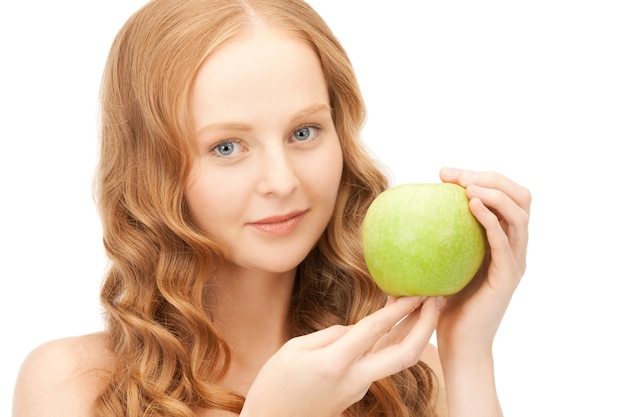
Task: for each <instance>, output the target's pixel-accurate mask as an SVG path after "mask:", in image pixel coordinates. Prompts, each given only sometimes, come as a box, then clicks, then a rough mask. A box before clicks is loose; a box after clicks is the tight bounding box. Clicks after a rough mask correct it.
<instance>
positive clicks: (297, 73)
mask: <svg viewBox="0 0 626 417" xmlns="http://www.w3.org/2000/svg"><path fill="white" fill-rule="evenodd" d="M312 102H316V103H319V104H329V98H328V91H327V85H326V80H325V78H324V73H323V71H322V67H321V64H320V61H319V59H318V56H317V54H316V53H315V51H314V50H313V48H312V47H311V46H310V45H309V44H308V43H307V42H306V41H304V40H302V39H301V38H299V37H298V36H297V35H295V34H293V33H291V32H287V31H282V30H276V29H272V28H267V27H261V28H255V29H254V30H253V31H251V32H248V33H245V34H244V35H241V36H239V37H236V38H234V39H232V40H229V41H228V42H226V43H224V44H223V45H221V46H220V47H218V48H217V49H216V50H215V51H213V52H212V53H211V54H210V55H209V56H208V57H207V58H206V60H205V61H204V62H203V64H202V65H201V67H200V69H199V70H198V73H197V75H196V77H195V80H194V83H193V86H192V91H191V106H192V113H194V109H196V110H197V109H198V108H202V109H203V110H202V111H203V114H204V117H206V115H207V114H208V113H210V114H211V115H212V118H213V117H218V118H219V117H220V114H227V115H228V114H233V112H236V113H245V112H246V109H256V110H255V111H258V109H259V108H266V107H268V106H275V107H278V108H289V107H291V108H294V107H303V106H307V105H310V104H311V103H312ZM296 110H297V109H296ZM196 113H197V112H196ZM197 116H199V115H198V114H194V117H197Z"/></svg>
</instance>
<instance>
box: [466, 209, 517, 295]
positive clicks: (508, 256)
mask: <svg viewBox="0 0 626 417" xmlns="http://www.w3.org/2000/svg"><path fill="white" fill-rule="evenodd" d="M470 210H471V211H472V214H474V216H475V217H476V219H477V220H478V221H479V222H480V223H481V224H482V225H483V227H484V228H485V233H486V234H487V240H488V241H489V250H490V258H491V268H494V270H495V271H517V274H515V278H516V279H515V282H514V283H517V282H518V280H519V278H521V276H522V274H523V273H524V270H525V268H526V243H525V242H526V241H527V239H528V237H527V232H525V231H519V232H518V233H519V234H521V235H522V237H516V236H515V234H516V232H510V233H511V235H513V237H512V236H509V235H507V233H506V232H505V231H504V229H503V228H502V225H501V223H500V219H499V218H498V217H497V216H496V215H495V214H494V213H493V212H492V211H491V210H489V208H488V207H487V206H485V204H484V203H483V202H482V201H481V200H480V199H478V198H472V199H471V200H470ZM516 239H518V240H523V241H524V243H523V244H522V243H521V242H519V241H518V242H515V243H511V241H515V240H516ZM500 275H501V274H496V276H500ZM509 275H510V274H505V275H503V276H509Z"/></svg>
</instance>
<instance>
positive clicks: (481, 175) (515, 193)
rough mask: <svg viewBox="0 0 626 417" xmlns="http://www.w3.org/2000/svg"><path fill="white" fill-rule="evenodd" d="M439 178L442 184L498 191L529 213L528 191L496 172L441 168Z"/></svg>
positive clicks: (529, 198)
mask: <svg viewBox="0 0 626 417" xmlns="http://www.w3.org/2000/svg"><path fill="white" fill-rule="evenodd" d="M439 176H440V178H441V180H442V181H444V182H454V183H457V184H459V185H462V186H463V187H466V188H467V186H468V185H470V184H476V185H480V186H482V187H485V188H494V189H497V190H500V191H502V192H504V193H505V194H507V195H508V196H509V197H510V198H511V199H512V200H513V201H515V203H516V204H517V205H518V206H520V207H521V208H522V209H523V210H524V211H525V212H526V213H530V205H531V200H532V197H531V194H530V192H529V191H528V189H527V188H525V187H523V186H521V185H519V184H517V183H516V182H514V181H512V180H511V179H509V178H507V177H505V176H504V175H501V174H499V173H497V172H492V171H483V172H479V171H471V170H463V169H457V168H442V169H441V171H440V173H439Z"/></svg>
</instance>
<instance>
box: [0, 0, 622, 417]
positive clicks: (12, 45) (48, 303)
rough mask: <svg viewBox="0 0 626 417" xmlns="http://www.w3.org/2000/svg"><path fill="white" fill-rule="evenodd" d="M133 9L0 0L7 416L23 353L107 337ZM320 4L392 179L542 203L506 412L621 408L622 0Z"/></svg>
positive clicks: (134, 2) (500, 347) (1, 287)
mask: <svg viewBox="0 0 626 417" xmlns="http://www.w3.org/2000/svg"><path fill="white" fill-rule="evenodd" d="M142 4H143V0H141V1H140V0H106V1H102V0H89V1H84V0H57V1H54V2H49V1H44V0H34V1H30V2H17V1H14V2H2V5H1V6H0V54H1V58H0V59H1V65H0V135H1V136H0V138H1V145H0V181H1V182H0V193H1V194H0V195H1V197H0V198H1V200H0V203H1V204H0V210H1V216H0V291H1V292H0V297H1V298H2V301H1V303H0V314H1V317H2V327H3V329H2V336H1V338H2V342H1V344H2V352H3V353H2V355H1V358H2V359H1V363H0V415H9V414H10V404H11V393H12V389H13V384H14V380H15V376H16V374H17V371H18V368H19V365H20V363H21V362H22V360H23V359H24V357H25V355H26V354H27V353H28V352H29V351H30V350H31V349H32V348H34V347H35V346H36V345H38V344H40V343H42V342H44V341H47V340H49V339H54V338H59V337H64V336H70V335H76V334H82V333H88V332H93V331H97V330H100V329H101V328H102V324H101V320H100V307H99V304H98V290H99V285H100V280H101V277H102V274H103V271H104V268H105V260H104V257H103V251H102V248H101V242H100V226H99V221H98V218H97V214H96V210H95V206H94V204H93V201H92V197H91V182H92V177H93V172H94V168H95V163H96V156H97V94H98V88H99V81H100V75H101V72H102V67H103V64H104V61H105V58H106V54H107V52H108V48H109V46H110V43H111V41H112V39H113V37H114V35H115V33H116V32H117V30H118V29H119V27H120V26H121V25H122V23H123V22H124V21H125V20H126V18H127V17H128V16H129V15H130V13H131V12H132V11H134V10H135V9H137V8H138V7H139V6H140V5H142ZM312 4H313V6H314V7H316V8H317V9H318V11H319V12H320V13H321V14H322V15H323V16H324V17H325V18H326V19H327V21H328V23H329V24H330V26H331V27H332V28H333V29H334V31H335V32H336V34H337V35H338V37H339V38H340V40H342V41H343V43H344V46H345V47H346V49H347V50H348V52H349V55H350V56H351V58H352V60H353V63H354V66H355V68H356V71H357V74H358V76H359V80H360V82H361V85H362V88H363V92H364V95H365V98H366V101H367V103H368V109H369V119H368V124H367V127H366V130H365V131H364V138H365V140H366V142H367V143H368V145H369V146H370V147H371V148H372V150H373V151H374V152H375V153H376V154H377V155H378V156H379V157H380V159H381V160H382V161H383V162H384V163H385V164H386V165H388V166H389V167H390V169H391V170H392V171H393V172H394V174H395V181H396V183H404V182H433V181H438V178H437V173H438V170H439V168H440V167H441V166H446V165H449V166H458V167H467V168H474V169H480V170H482V169H489V170H497V171H500V172H503V173H505V174H507V175H508V176H510V177H512V178H514V179H515V180H517V181H518V182H520V183H522V184H524V185H525V186H527V187H528V188H530V190H531V191H532V192H533V196H534V202H533V211H532V217H531V243H530V246H529V255H528V262H529V263H528V270H527V273H526V276H525V278H524V280H523V282H522V284H521V286H520V288H519V290H518V292H517V293H516V296H515V298H514V300H513V302H512V304H511V306H510V309H509V311H508V313H507V316H506V317H505V320H504V322H503V324H502V327H501V330H500V333H499V335H498V338H497V339H496V345H495V356H496V361H497V370H496V371H497V379H498V384H499V393H500V397H501V401H502V405H503V408H504V410H505V413H506V414H507V416H509V417H513V416H529V415H533V416H555V415H560V416H567V415H597V416H618V415H619V416H625V415H626V406H625V405H624V402H623V399H622V397H623V395H624V391H625V389H626V383H625V382H624V379H623V375H624V374H626V364H625V360H624V352H626V344H625V342H624V336H625V333H626V332H625V331H624V329H625V325H624V322H625V319H626V312H625V309H624V299H623V295H622V289H623V287H624V285H623V281H624V279H625V278H626V273H625V272H624V267H623V265H624V258H625V257H626V253H625V252H626V244H625V243H624V236H625V235H626V224H625V220H624V216H625V206H624V195H625V192H624V188H625V187H626V185H625V183H624V168H625V164H624V162H623V161H624V159H625V156H626V152H625V151H624V150H623V148H624V141H625V139H626V76H625V74H626V29H625V28H626V25H625V24H624V22H626V13H625V10H624V7H623V6H622V2H621V1H603V0H596V1H576V0H569V1H566V0H562V1H558V0H530V1H524V2H521V1H519V2H511V1H495V0H493V1H487V0H475V1H471V2H465V1H438V2H426V1H424V2H415V3H412V2H409V1H404V0H403V1H401V0H386V1H384V2H378V1H371V2H366V1H358V2H357V1H356V0H354V1H348V0H343V1H342V0H334V1H333V0H315V1H312ZM411 4H414V5H411Z"/></svg>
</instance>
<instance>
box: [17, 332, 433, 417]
mask: <svg viewBox="0 0 626 417" xmlns="http://www.w3.org/2000/svg"><path fill="white" fill-rule="evenodd" d="M254 346H256V347H257V348H259V347H260V346H259V344H258V341H257V342H256V343H255V344H254ZM257 351H258V352H264V351H266V349H262V348H260V349H257ZM259 356H264V355H263V354H261V353H260V354H259ZM421 359H422V360H423V361H424V362H426V363H427V364H428V365H429V366H430V367H431V368H432V369H433V370H434V371H435V373H436V374H437V376H438V378H439V379H442V378H443V374H442V373H441V365H440V363H439V359H438V354H437V349H436V348H435V347H434V346H433V345H430V344H429V345H427V346H426V348H425V349H424V351H423V353H422V357H421ZM111 363H112V355H111V352H110V351H109V350H108V349H107V347H106V345H105V339H104V334H102V333H94V334H90V335H84V336H77V337H69V338H64V339H58V340H55V341H51V342H48V343H46V344H44V345H41V346H40V347H38V348H37V349H35V350H34V351H33V352H31V354H30V355H29V356H28V358H27V360H26V361H25V362H24V364H23V366H22V369H21V370H20V374H19V377H18V381H17V384H16V385H17V387H18V389H17V390H16V391H15V395H14V402H13V415H14V416H16V417H17V416H41V415H46V416H49V417H57V416H58V417H73V416H76V417H78V416H83V417H89V416H93V415H94V412H93V404H94V402H95V399H96V397H97V396H98V394H99V392H100V391H101V390H102V389H103V383H104V378H105V377H106V375H107V373H108V372H110V370H111ZM246 364H248V366H245V365H236V366H233V367H232V368H231V370H230V372H229V374H228V376H227V378H226V381H225V383H227V384H228V385H230V386H232V387H236V388H238V389H239V390H241V391H242V392H246V391H247V390H248V388H249V386H250V384H251V381H252V380H253V379H254V376H255V375H256V372H258V370H259V369H260V366H259V364H258V363H256V364H255V361H254V360H252V359H249V360H246ZM261 365H262V363H261ZM441 396H442V397H441V398H442V399H444V401H443V402H442V401H440V402H439V404H440V405H441V406H442V407H445V398H444V397H443V396H444V392H443V390H442V392H441ZM197 415H198V416H199V417H220V416H224V417H227V416H232V415H233V414H232V413H228V412H224V411H216V410H198V411H197ZM442 415H444V414H442Z"/></svg>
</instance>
